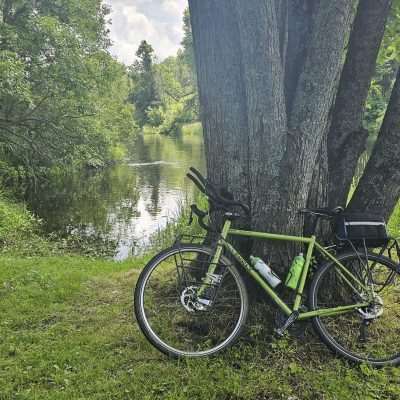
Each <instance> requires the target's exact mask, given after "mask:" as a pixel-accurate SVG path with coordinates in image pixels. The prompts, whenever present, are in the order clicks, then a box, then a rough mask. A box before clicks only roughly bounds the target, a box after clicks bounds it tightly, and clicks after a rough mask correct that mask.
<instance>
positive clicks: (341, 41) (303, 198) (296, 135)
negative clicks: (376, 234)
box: [281, 0, 357, 234]
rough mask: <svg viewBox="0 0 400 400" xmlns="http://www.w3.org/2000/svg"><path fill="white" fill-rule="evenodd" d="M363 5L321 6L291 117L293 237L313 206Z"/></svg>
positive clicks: (288, 173) (288, 169)
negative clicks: (329, 128)
mask: <svg viewBox="0 0 400 400" xmlns="http://www.w3.org/2000/svg"><path fill="white" fill-rule="evenodd" d="M356 5H357V2H356V1H348V0H338V1H331V2H329V3H326V2H323V1H321V2H319V3H318V5H317V6H316V9H315V15H314V18H313V19H314V21H313V29H312V34H311V38H310V41H309V46H308V51H307V56H306V59H305V63H304V68H303V71H302V73H301V75H300V78H299V83H298V85H297V90H296V95H295V98H294V102H293V108H292V112H291V114H290V117H289V130H288V146H287V152H286V165H285V166H284V168H282V170H281V172H282V181H283V182H285V185H284V187H285V189H286V190H285V191H284V196H283V197H284V199H286V204H285V208H284V209H283V217H282V223H284V224H285V226H286V228H287V229H286V230H287V231H288V232H289V233H292V234H301V233H302V228H303V223H302V220H301V218H300V217H299V215H298V214H297V212H296V211H297V210H298V209H299V208H303V207H305V206H306V205H307V200H308V196H309V192H310V190H311V184H312V178H313V171H314V169H315V165H316V162H317V157H318V154H319V151H320V147H321V142H322V140H323V137H324V132H325V129H326V127H327V123H328V116H329V111H330V109H331V105H332V102H333V99H334V96H335V93H336V86H337V76H339V74H340V72H341V69H342V66H343V62H342V57H343V52H344V49H345V46H346V43H347V40H348V37H349V33H350V30H351V26H352V23H353V19H354V15H355V9H356Z"/></svg>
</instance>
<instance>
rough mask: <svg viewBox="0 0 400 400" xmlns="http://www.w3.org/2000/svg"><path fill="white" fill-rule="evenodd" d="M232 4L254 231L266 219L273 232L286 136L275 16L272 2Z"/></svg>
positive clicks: (263, 225)
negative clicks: (243, 98) (243, 91)
mask: <svg viewBox="0 0 400 400" xmlns="http://www.w3.org/2000/svg"><path fill="white" fill-rule="evenodd" d="M234 4H235V6H236V12H237V20H238V27H239V32H240V45H241V53H242V66H243V78H244V83H245V89H246V108H247V116H248V132H247V133H246V132H244V134H245V135H247V137H248V146H249V147H248V150H249V189H250V193H251V203H250V209H251V214H252V221H253V225H252V226H253V228H254V229H266V221H267V220H268V229H270V230H277V229H278V226H277V225H275V222H277V221H276V218H275V217H274V214H275V213H276V211H277V210H278V209H279V206H280V202H281V196H280V187H281V185H280V179H279V174H280V164H281V161H282V159H283V156H284V153H285V144H286V143H285V138H286V131H287V126H286V121H287V119H286V110H285V98H284V81H283V77H284V75H283V67H282V63H281V48H280V40H279V39H280V38H279V30H278V23H277V21H278V16H277V15H276V8H275V4H274V2H273V1H268V2H266V1H265V0H247V1H245V2H244V1H242V0H236V1H235V2H234ZM242 134H243V133H242ZM271 149H273V151H271Z"/></svg>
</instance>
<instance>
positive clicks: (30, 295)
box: [0, 256, 400, 400]
mask: <svg viewBox="0 0 400 400" xmlns="http://www.w3.org/2000/svg"><path fill="white" fill-rule="evenodd" d="M144 263H145V259H135V260H129V261H125V262H123V263H116V262H111V261H102V260H90V259H87V258H80V257H65V256H64V257H41V258H16V257H5V256H3V257H1V258H0V315H1V319H0V399H1V400H8V399H10V400H11V399H18V400H19V399H29V400H33V399H57V400H62V399H138V400H139V399H140V400H146V399H149V400H150V399H151V400H153V399H171V400H172V399H174V400H175V399H176V400H179V399H210V400H211V399H216V400H228V399H230V400H239V399H240V400H241V399H252V400H261V399H292V400H295V399H297V400H299V399H340V400H342V399H352V400H355V399H363V400H364V399H399V398H400V394H399V391H398V388H399V386H398V383H399V382H400V370H399V369H385V370H372V369H370V368H368V367H367V366H351V365H349V364H347V363H346V362H345V361H342V360H340V359H337V358H335V357H333V356H332V355H331V354H330V353H329V352H328V351H327V350H326V349H325V348H324V347H323V346H322V345H321V344H320V343H319V341H318V340H317V339H316V338H314V337H313V336H312V335H307V339H306V340H297V339H293V338H292V339H290V338H289V339H284V340H281V341H276V340H272V341H271V338H270V331H271V329H270V327H268V326H264V324H263V323H262V322H261V323H260V320H257V323H252V324H250V326H249V330H248V335H247V337H246V339H244V340H242V341H241V342H240V343H239V344H237V345H236V346H235V347H233V348H232V349H231V350H229V351H227V352H226V353H224V354H222V355H220V356H218V357H214V358H210V359H200V360H181V361H173V360H169V359H167V358H166V357H164V356H163V355H161V354H160V353H158V352H157V351H156V350H155V349H153V348H152V347H151V346H150V344H148V343H147V341H146V340H145V338H144V337H143V335H142V334H141V332H140V331H139V328H138V326H137V325H136V323H135V322H134V321H133V318H132V304H131V302H132V288H133V287H134V285H135V282H136V279H137V277H138V274H139V271H140V268H141V267H142V266H143V264H144ZM253 320H254V318H253Z"/></svg>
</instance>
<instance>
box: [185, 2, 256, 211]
mask: <svg viewBox="0 0 400 400" xmlns="http://www.w3.org/2000/svg"><path fill="white" fill-rule="evenodd" d="M189 8H190V15H191V24H192V30H193V44H194V48H195V60H196V69H197V78H198V87H199V100H200V111H201V119H202V122H203V131H204V142H205V153H206V161H207V173H208V176H209V178H210V179H211V180H212V181H213V182H215V183H216V184H220V185H224V186H225V187H226V188H227V189H228V190H230V191H232V192H233V193H235V196H236V197H238V199H239V200H241V201H243V202H245V203H246V204H250V202H251V200H250V195H251V191H250V186H249V185H250V182H249V140H248V135H247V132H248V117H247V104H246V88H245V85H244V82H243V70H242V61H241V60H242V53H241V49H240V45H238V43H239V42H240V36H239V28H238V25H237V16H236V14H235V10H234V7H232V3H231V1H229V0H218V1H215V0H202V1H198V0H189Z"/></svg>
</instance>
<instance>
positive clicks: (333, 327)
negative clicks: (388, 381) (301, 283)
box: [309, 252, 400, 367]
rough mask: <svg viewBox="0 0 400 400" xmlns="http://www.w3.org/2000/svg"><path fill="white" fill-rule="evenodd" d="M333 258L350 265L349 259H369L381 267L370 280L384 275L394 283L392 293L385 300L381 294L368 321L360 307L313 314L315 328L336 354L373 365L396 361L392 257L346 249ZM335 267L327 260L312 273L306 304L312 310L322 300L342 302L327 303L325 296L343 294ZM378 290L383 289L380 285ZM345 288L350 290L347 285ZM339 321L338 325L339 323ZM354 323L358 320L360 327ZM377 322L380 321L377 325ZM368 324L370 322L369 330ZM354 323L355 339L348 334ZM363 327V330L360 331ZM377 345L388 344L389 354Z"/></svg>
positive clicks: (399, 293)
mask: <svg viewBox="0 0 400 400" xmlns="http://www.w3.org/2000/svg"><path fill="white" fill-rule="evenodd" d="M336 258H337V260H338V261H340V262H341V263H342V264H344V265H345V266H349V265H350V266H351V265H352V263H351V261H355V260H360V258H361V259H362V260H363V261H364V262H365V260H366V259H368V262H373V263H374V264H373V265H375V266H374V268H377V267H376V266H377V265H378V266H381V267H383V268H381V269H379V270H377V269H376V271H375V272H374V274H376V278H375V276H374V277H373V278H371V277H369V278H368V279H369V282H374V283H376V282H378V281H383V280H385V279H386V281H387V282H388V285H389V284H390V285H393V286H394V294H392V295H391V296H392V297H389V296H386V297H385V299H384V300H383V299H382V297H380V298H381V300H382V302H383V305H382V314H381V315H380V316H376V317H375V318H373V319H371V320H369V319H368V323H367V322H366V321H367V319H366V318H365V315H366V310H361V309H359V310H354V311H352V312H350V313H344V314H340V315H336V316H332V317H315V318H313V320H312V322H313V326H314V329H315V331H316V332H317V333H318V335H319V337H320V339H321V340H322V341H323V342H324V343H325V344H326V345H327V346H328V348H330V349H331V350H332V351H333V352H334V353H336V354H337V355H339V356H341V357H344V358H346V359H347V360H349V361H351V362H355V363H363V362H365V363H368V364H370V365H371V366H373V367H383V366H386V365H393V366H395V365H399V364H400V352H399V346H398V345H397V340H398V331H399V326H400V304H399V303H398V301H399V299H400V283H399V275H400V272H399V269H398V267H397V265H396V264H395V263H394V262H393V261H392V260H391V259H389V258H387V257H384V256H379V255H377V254H373V253H368V254H367V256H366V255H365V253H361V252H360V253H355V252H349V253H344V254H341V255H339V256H337V257H336ZM358 262H360V261H358ZM353 268H354V267H353ZM334 269H335V263H334V262H327V263H325V264H323V265H322V266H321V267H320V268H319V269H318V270H317V272H316V273H315V275H314V278H313V281H312V283H311V286H310V293H309V303H310V304H309V305H310V309H311V310H318V309H320V308H321V306H322V304H323V303H324V301H325V304H329V305H328V307H333V306H340V305H344V304H333V301H332V303H327V299H329V298H333V297H334V296H335V297H336V298H338V299H339V298H341V299H344V298H345V292H346V289H345V288H344V285H343V281H342V283H340V277H339V278H337V277H336V275H337V274H335V273H334ZM357 271H358V270H357ZM353 273H354V270H353ZM378 274H381V275H382V276H380V277H379V276H378ZM371 275H372V273H371ZM378 278H380V279H378ZM396 278H397V279H396ZM336 281H338V282H339V286H338V288H339V289H340V290H338V291H337V292H338V293H337V295H335V292H336V290H335V289H337V288H335V287H334V283H335V282H336ZM381 290H384V289H383V287H382V289H381ZM348 291H349V293H350V289H349V290H348ZM377 293H378V295H379V294H380V296H383V295H382V292H381V291H379V287H378V292H377ZM392 293H393V292H392ZM394 296H396V297H394ZM396 299H397V304H396V302H395V303H394V306H392V304H391V303H392V301H391V300H393V301H395V300H396ZM388 300H389V301H391V302H390V303H389V302H388ZM354 301H355V300H353V304H354ZM385 302H386V303H385ZM379 307H380V306H379ZM391 307H393V309H394V310H395V313H394V314H390V315H389V312H390V310H391V309H392V308H391ZM322 308H323V307H322ZM374 312H375V313H376V314H377V313H378V308H377V309H374ZM363 313H364V314H363ZM397 314H398V315H399V316H398V317H397V319H396V320H391V318H392V315H394V317H396V316H397ZM363 315H364V316H363ZM335 319H336V321H335ZM360 320H361V322H360ZM331 321H332V322H331ZM339 321H340V325H339V324H338V323H339ZM357 321H358V322H357ZM357 324H360V325H359V327H358V325H357ZM378 324H380V325H379V327H378ZM363 325H365V326H366V327H367V328H366V327H365V326H363ZM370 326H372V332H371V328H370ZM357 327H358V329H359V332H358V335H359V336H358V337H357V338H356V340H355V338H354V337H353V338H352V339H351V338H350V335H352V332H353V331H355V330H356V329H357ZM364 330H365V332H364V333H363V331H364ZM396 332H397V334H396ZM363 336H365V337H363ZM367 346H368V347H367ZM379 346H382V347H385V346H387V351H388V352H390V353H391V354H383V353H382V354H380V352H382V350H380V348H379ZM392 352H393V353H392Z"/></svg>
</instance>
